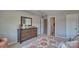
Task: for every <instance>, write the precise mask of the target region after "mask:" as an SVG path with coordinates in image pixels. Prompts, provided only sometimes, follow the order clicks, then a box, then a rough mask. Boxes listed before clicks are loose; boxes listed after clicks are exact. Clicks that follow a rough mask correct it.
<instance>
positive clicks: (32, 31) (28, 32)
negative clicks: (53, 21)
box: [17, 27, 37, 43]
mask: <svg viewBox="0 0 79 59" xmlns="http://www.w3.org/2000/svg"><path fill="white" fill-rule="evenodd" d="M17 31H18V42H20V43H22V42H23V41H25V40H28V39H31V38H33V37H36V36H37V28H36V27H33V28H28V29H18V30H17Z"/></svg>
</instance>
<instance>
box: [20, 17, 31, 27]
mask: <svg viewBox="0 0 79 59" xmlns="http://www.w3.org/2000/svg"><path fill="white" fill-rule="evenodd" d="M23 18H26V19H30V20H31V24H30V25H28V26H32V18H30V17H24V16H21V26H22V24H23Z"/></svg>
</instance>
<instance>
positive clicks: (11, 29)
mask: <svg viewBox="0 0 79 59" xmlns="http://www.w3.org/2000/svg"><path fill="white" fill-rule="evenodd" d="M21 16H26V17H31V18H32V19H33V26H36V27H38V34H39V29H40V27H39V24H40V23H39V17H38V16H36V15H34V14H30V13H26V12H24V11H10V10H9V11H0V34H1V35H4V36H6V37H8V38H9V42H17V29H18V26H19V23H20V18H21ZM37 24H38V25H37Z"/></svg>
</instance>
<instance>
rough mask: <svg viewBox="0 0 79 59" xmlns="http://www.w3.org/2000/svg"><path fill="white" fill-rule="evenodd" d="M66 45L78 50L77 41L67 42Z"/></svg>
mask: <svg viewBox="0 0 79 59" xmlns="http://www.w3.org/2000/svg"><path fill="white" fill-rule="evenodd" d="M65 44H66V45H68V46H69V48H79V41H78V40H75V41H69V42H66V43H65Z"/></svg>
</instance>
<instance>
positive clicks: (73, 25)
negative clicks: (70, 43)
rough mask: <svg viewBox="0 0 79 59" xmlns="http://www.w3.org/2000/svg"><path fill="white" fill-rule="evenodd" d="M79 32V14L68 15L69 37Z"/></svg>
mask: <svg viewBox="0 0 79 59" xmlns="http://www.w3.org/2000/svg"><path fill="white" fill-rule="evenodd" d="M77 33H78V15H77V14H70V15H67V16H66V34H67V38H73V37H74V36H76V35H77Z"/></svg>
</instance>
